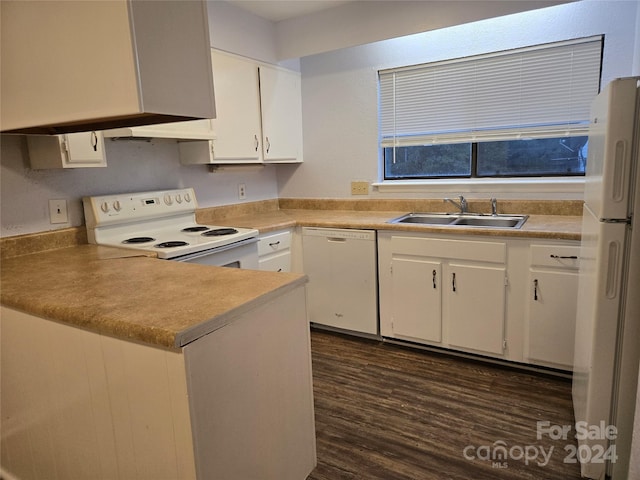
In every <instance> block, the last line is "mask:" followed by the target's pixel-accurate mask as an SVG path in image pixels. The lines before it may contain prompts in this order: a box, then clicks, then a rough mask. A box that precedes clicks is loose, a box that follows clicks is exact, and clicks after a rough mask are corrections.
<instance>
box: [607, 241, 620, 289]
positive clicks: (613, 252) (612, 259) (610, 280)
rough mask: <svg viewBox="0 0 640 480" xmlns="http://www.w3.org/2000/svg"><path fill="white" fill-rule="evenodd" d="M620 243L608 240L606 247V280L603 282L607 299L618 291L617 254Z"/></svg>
mask: <svg viewBox="0 0 640 480" xmlns="http://www.w3.org/2000/svg"><path fill="white" fill-rule="evenodd" d="M619 255H620V244H619V243H618V242H610V243H609V246H608V248H607V257H608V261H607V281H606V282H605V295H606V296H607V298H609V299H613V298H616V295H617V293H618V289H617V288H618V256H619Z"/></svg>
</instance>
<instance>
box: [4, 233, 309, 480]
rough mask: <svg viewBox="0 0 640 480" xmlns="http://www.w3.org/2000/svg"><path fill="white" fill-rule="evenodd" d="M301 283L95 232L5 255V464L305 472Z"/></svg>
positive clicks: (185, 474) (142, 473) (28, 471)
mask: <svg viewBox="0 0 640 480" xmlns="http://www.w3.org/2000/svg"><path fill="white" fill-rule="evenodd" d="M305 282H306V277H305V276H303V275H298V274H275V273H270V272H257V271H248V270H238V269H225V268H219V267H207V266H201V265H196V264H185V263H180V262H168V261H162V260H158V259H155V258H148V257H145V256H140V255H139V254H137V253H136V254H132V253H131V252H130V251H126V250H121V249H113V248H106V247H99V246H95V245H78V246H75V247H71V248H62V249H57V250H50V251H46V252H41V253H36V254H32V255H25V256H19V257H13V258H5V259H4V260H3V264H2V317H1V322H2V324H1V327H2V397H3V398H2V404H3V438H2V443H3V459H2V460H3V462H2V463H3V468H4V469H6V470H7V472H9V473H11V474H13V475H15V476H16V477H18V478H25V479H26V478H43V476H45V477H47V478H109V479H114V478H148V479H160V478H181V479H188V478H192V479H195V478H261V479H267V478H270V479H274V480H275V479H291V480H301V479H304V478H306V476H307V475H308V474H309V473H310V472H311V470H312V469H313V468H314V466H315V462H316V458H315V430H314V417H313V396H312V384H311V361H310V350H309V330H308V326H307V322H306V311H305V293H304V284H305ZM32 451H33V452H35V451H37V452H38V454H37V456H36V457H33V456H32V455H31V454H29V452H32ZM34 458H37V461H34Z"/></svg>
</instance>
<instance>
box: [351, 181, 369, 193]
mask: <svg viewBox="0 0 640 480" xmlns="http://www.w3.org/2000/svg"><path fill="white" fill-rule="evenodd" d="M351 195H369V182H351Z"/></svg>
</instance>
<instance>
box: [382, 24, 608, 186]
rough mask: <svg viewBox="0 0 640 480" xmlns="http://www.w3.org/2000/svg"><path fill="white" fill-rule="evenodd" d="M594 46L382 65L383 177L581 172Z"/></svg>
mask: <svg viewBox="0 0 640 480" xmlns="http://www.w3.org/2000/svg"><path fill="white" fill-rule="evenodd" d="M602 43H603V39H602V37H600V36H599V37H590V38H587V39H579V40H571V41H566V42H559V43H554V44H547V45H540V46H534V47H528V48H522V49H517V50H510V51H507V52H498V53H494V54H487V55H481V56H476V57H468V58H463V59H455V60H450V61H444V62H437V63H432V64H424V65H417V66H410V67H403V68H396V69H391V70H382V71H380V72H379V86H380V104H379V113H380V148H381V150H382V155H383V158H384V162H383V165H384V179H385V180H397V179H419V178H452V177H463V178H464V177H467V178H468V177H522V176H563V175H584V171H585V162H586V151H587V148H588V145H587V133H588V126H589V108H590V105H591V101H592V100H593V98H594V97H595V96H596V95H597V93H598V91H599V87H600V64H601V52H602Z"/></svg>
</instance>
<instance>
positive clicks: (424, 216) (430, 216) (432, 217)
mask: <svg viewBox="0 0 640 480" xmlns="http://www.w3.org/2000/svg"><path fill="white" fill-rule="evenodd" d="M457 218H458V217H457V215H454V214H449V213H409V214H407V215H403V216H402V217H400V218H396V219H394V220H390V221H389V223H422V224H425V225H448V224H450V223H452V222H454V221H455V220H456V219H457Z"/></svg>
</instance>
